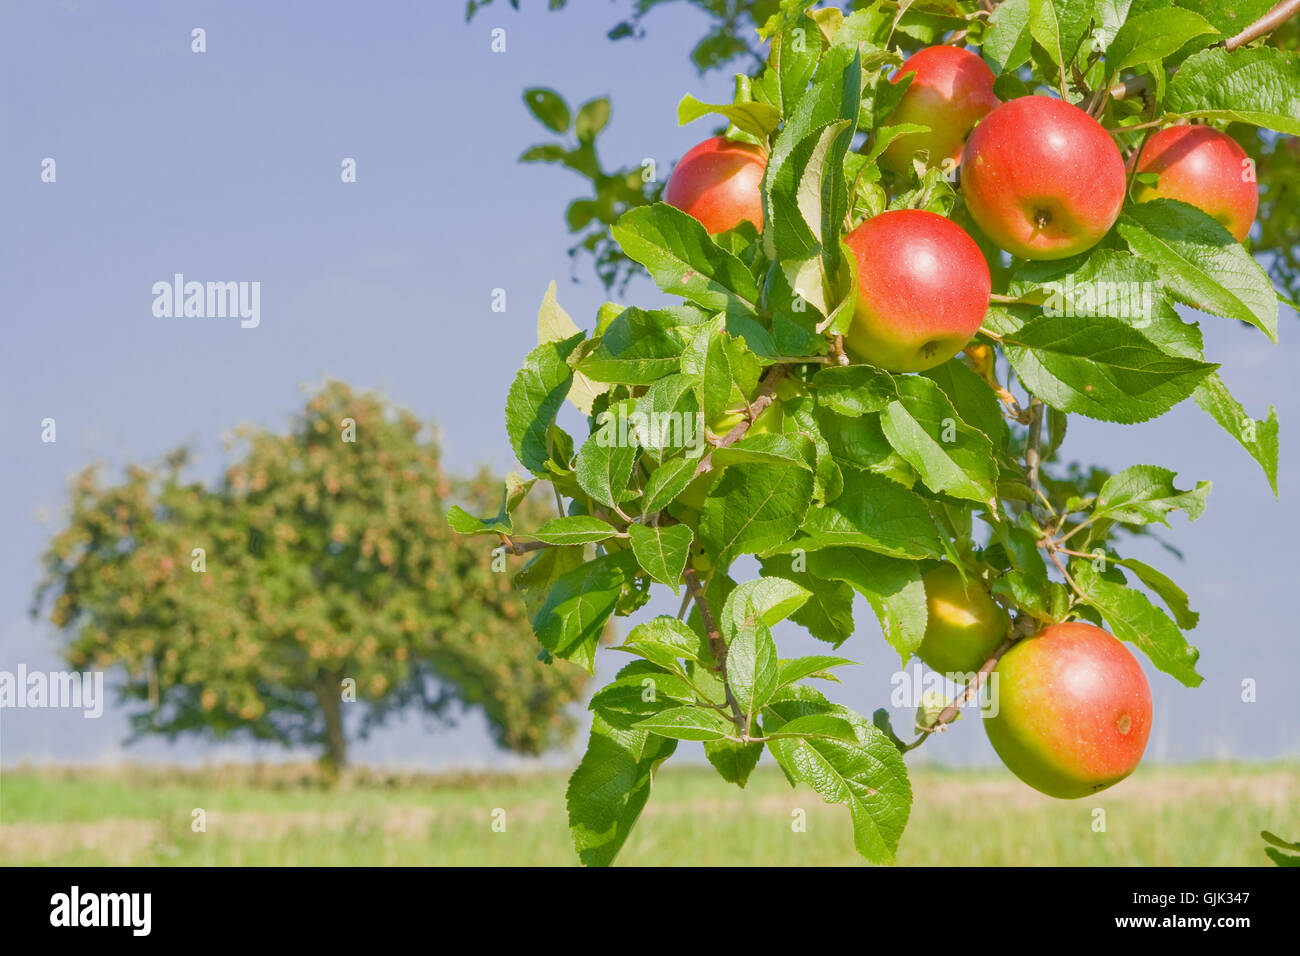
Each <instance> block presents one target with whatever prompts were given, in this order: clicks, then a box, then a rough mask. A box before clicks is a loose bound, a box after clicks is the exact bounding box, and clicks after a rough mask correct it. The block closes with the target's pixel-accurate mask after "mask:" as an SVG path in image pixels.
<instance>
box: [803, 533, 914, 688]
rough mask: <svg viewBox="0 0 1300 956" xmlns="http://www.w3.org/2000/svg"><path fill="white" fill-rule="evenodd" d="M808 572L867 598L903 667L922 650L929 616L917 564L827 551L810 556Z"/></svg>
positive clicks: (858, 551)
mask: <svg viewBox="0 0 1300 956" xmlns="http://www.w3.org/2000/svg"><path fill="white" fill-rule="evenodd" d="M808 571H809V573H810V574H812V575H813V576H815V577H821V578H827V579H830V580H837V581H844V582H845V583H846V584H848V585H849V586H850V587H852V588H853V590H855V591H857V592H858V593H859V594H861V595H862V596H863V597H865V598H866V599H867V601H868V603H870V605H871V609H872V610H873V611H875V612H876V618H877V619H878V620H879V621H880V629H881V631H882V632H883V633H884V635H885V640H886V641H888V642H889V645H890V646H891V647H892V648H893V649H894V650H895V651H897V652H898V656H899V657H900V658H901V659H902V662H903V663H904V664H906V663H907V661H908V659H909V658H910V657H911V656H912V655H913V654H915V653H916V650H917V648H919V647H920V646H921V641H922V640H923V639H924V638H925V625H926V616H927V612H926V604H925V587H924V586H923V585H922V583H921V569H920V566H919V565H918V564H917V563H916V562H915V561H902V560H899V559H897V558H888V557H884V556H882V555H879V554H873V553H872V552H870V551H865V550H863V549H861V548H825V549H822V550H820V551H813V552H810V553H809V555H808Z"/></svg>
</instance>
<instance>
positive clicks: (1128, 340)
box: [1003, 315, 1217, 424]
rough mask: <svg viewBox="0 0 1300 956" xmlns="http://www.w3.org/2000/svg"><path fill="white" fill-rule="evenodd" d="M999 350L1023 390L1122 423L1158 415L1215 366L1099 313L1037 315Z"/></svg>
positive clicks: (1066, 407)
mask: <svg viewBox="0 0 1300 956" xmlns="http://www.w3.org/2000/svg"><path fill="white" fill-rule="evenodd" d="M1003 348H1004V351H1005V352H1006V355H1007V358H1008V360H1009V361H1010V362H1011V365H1012V367H1013V368H1014V369H1015V370H1016V374H1017V375H1018V376H1019V377H1020V380H1021V381H1022V382H1024V384H1025V387H1026V388H1027V389H1029V391H1031V392H1033V393H1034V394H1035V395H1037V396H1038V397H1040V398H1041V399H1042V400H1043V401H1045V402H1046V403H1047V404H1049V405H1051V406H1052V407H1053V408H1058V409H1060V410H1061V411H1064V412H1078V413H1079V414H1081V415H1087V416H1088V417H1089V418H1097V419H1100V420H1102V421H1109V422H1123V423H1125V424H1131V423H1134V422H1144V421H1147V420H1148V419H1151V418H1155V417H1157V416H1159V415H1163V414H1164V413H1165V412H1167V411H1169V409H1171V408H1173V407H1174V406H1175V405H1177V404H1178V403H1179V402H1181V401H1182V400H1183V399H1185V398H1186V397H1187V396H1188V395H1190V394H1191V393H1192V391H1193V390H1194V389H1195V388H1196V386H1197V385H1198V384H1199V383H1200V382H1201V381H1202V380H1203V379H1205V377H1206V376H1208V375H1209V374H1210V373H1211V372H1213V371H1214V369H1215V368H1217V366H1215V365H1210V364H1208V363H1206V362H1200V361H1196V360H1195V359H1189V358H1181V357H1178V356H1172V355H1169V354H1167V353H1166V352H1164V351H1163V350H1161V349H1159V348H1157V347H1156V346H1155V345H1154V344H1153V343H1152V342H1151V341H1150V340H1149V339H1147V338H1146V337H1145V336H1144V335H1142V334H1141V333H1140V332H1138V331H1136V330H1135V329H1133V328H1131V327H1130V326H1128V325H1126V324H1125V323H1123V322H1121V321H1119V320H1118V319H1111V318H1102V317H1099V316H1094V317H1084V316H1065V315H1051V316H1049V315H1043V316H1039V317H1038V318H1036V319H1031V320H1030V321H1029V322H1027V323H1025V325H1023V326H1022V327H1021V328H1020V329H1018V330H1016V331H1014V332H1010V333H1008V334H1007V335H1006V336H1005V337H1004V339H1003Z"/></svg>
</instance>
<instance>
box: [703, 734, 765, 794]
mask: <svg viewBox="0 0 1300 956" xmlns="http://www.w3.org/2000/svg"><path fill="white" fill-rule="evenodd" d="M762 755H763V745H762V744H761V743H757V744H741V743H737V742H736V741H734V740H706V741H705V742H704V756H706V757H708V758H709V763H711V764H713V769H715V770H716V771H718V774H719V775H720V776H721V777H722V779H723V780H725V781H727V783H734V784H736V785H737V786H738V787H741V788H743V787H744V786H745V784H746V783H747V782H748V781H749V775H750V774H751V773H752V772H753V770H754V768H755V767H756V766H758V758H759V757H761V756H762Z"/></svg>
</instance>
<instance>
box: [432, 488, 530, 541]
mask: <svg viewBox="0 0 1300 956" xmlns="http://www.w3.org/2000/svg"><path fill="white" fill-rule="evenodd" d="M508 497H509V493H508V492H507V493H506V494H505V495H502V498H501V509H500V510H499V511H498V512H497V513H496V516H495V517H492V518H475V517H474V516H473V515H471V514H470V513H469V512H467V511H466V510H465V509H464V508H462V507H461V506H460V505H452V506H451V507H450V508H449V509H448V510H447V523H448V524H449V525H451V530H452V531H455V532H456V533H457V534H511V533H512V532H513V528H514V525H513V522H512V521H511V520H510V512H509V510H508V509H507V507H506V505H507V504H508Z"/></svg>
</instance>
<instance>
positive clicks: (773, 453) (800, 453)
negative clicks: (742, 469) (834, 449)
mask: <svg viewBox="0 0 1300 956" xmlns="http://www.w3.org/2000/svg"><path fill="white" fill-rule="evenodd" d="M815 455H816V449H815V448H814V447H813V443H812V440H811V439H809V438H807V437H805V436H804V435H800V434H798V433H796V432H788V433H785V434H779V435H777V434H768V435H753V436H750V435H746V437H744V438H742V439H741V440H740V441H738V442H736V443H735V444H734V445H728V446H727V447H726V448H718V449H715V450H714V452H713V455H712V461H713V466H714V467H715V468H723V467H725V466H727V465H736V464H742V463H744V462H761V463H765V464H775V465H788V466H790V467H793V468H802V469H804V470H806V471H811V470H812V465H810V464H809V462H810V461H813V460H814V458H815Z"/></svg>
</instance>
